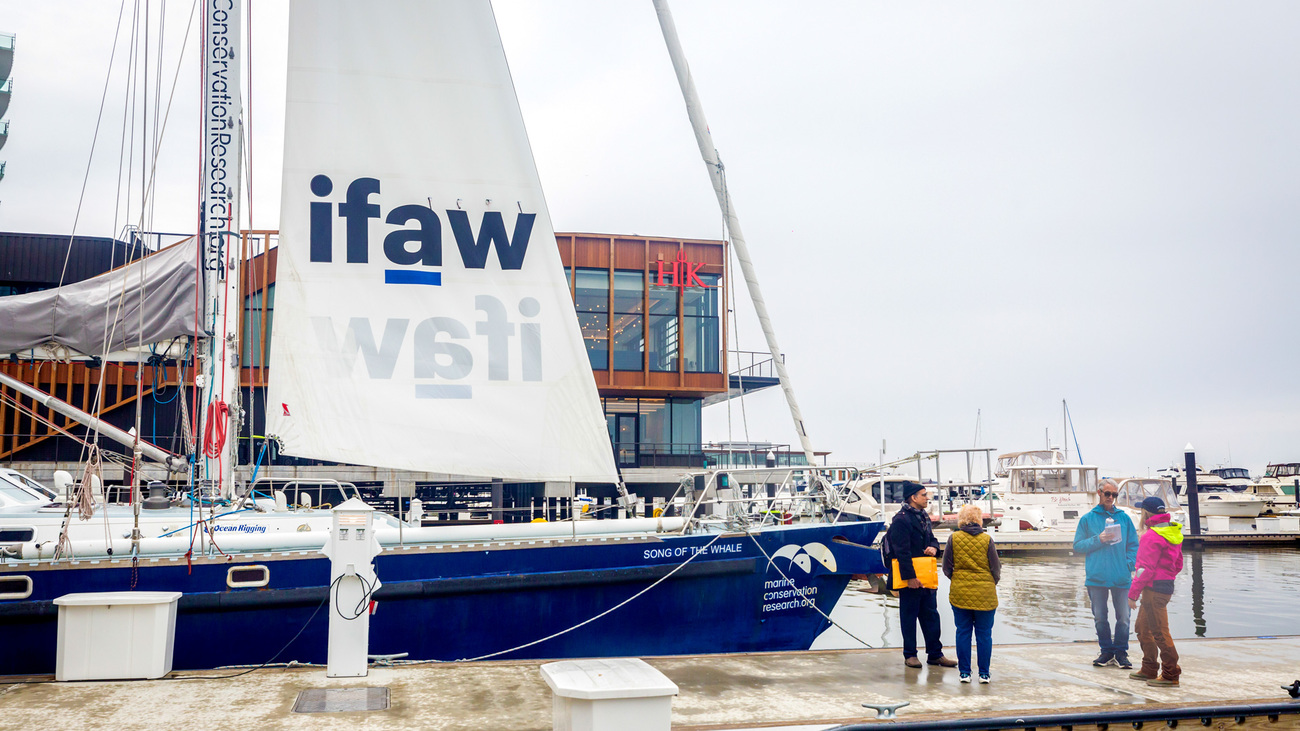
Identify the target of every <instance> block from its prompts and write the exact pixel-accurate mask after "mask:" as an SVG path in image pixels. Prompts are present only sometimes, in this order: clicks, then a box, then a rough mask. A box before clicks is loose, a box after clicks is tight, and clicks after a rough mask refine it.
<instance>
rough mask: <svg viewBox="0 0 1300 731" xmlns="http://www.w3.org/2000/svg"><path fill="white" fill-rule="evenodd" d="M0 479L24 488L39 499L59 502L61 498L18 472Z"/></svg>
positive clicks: (4, 475)
mask: <svg viewBox="0 0 1300 731" xmlns="http://www.w3.org/2000/svg"><path fill="white" fill-rule="evenodd" d="M0 477H2V478H4V479H6V480H9V481H10V482H13V483H15V484H17V485H18V486H19V487H22V488H24V489H26V490H27V491H28V492H31V493H34V494H35V495H37V496H39V497H43V498H47V499H49V500H57V499H58V498H59V496H58V495H56V494H55V493H54V491H53V490H51V489H50V488H48V487H46V486H44V485H42V484H41V483H39V482H37V481H36V480H33V479H31V478H30V477H27V476H26V475H22V474H19V473H17V472H6V473H5V474H3V475H0Z"/></svg>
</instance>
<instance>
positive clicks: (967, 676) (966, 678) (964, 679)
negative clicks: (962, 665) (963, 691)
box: [961, 673, 970, 683]
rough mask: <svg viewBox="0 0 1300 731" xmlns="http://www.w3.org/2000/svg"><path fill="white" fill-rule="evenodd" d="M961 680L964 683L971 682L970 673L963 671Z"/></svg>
mask: <svg viewBox="0 0 1300 731" xmlns="http://www.w3.org/2000/svg"><path fill="white" fill-rule="evenodd" d="M961 682H963V683H969V682H970V673H962V674H961Z"/></svg>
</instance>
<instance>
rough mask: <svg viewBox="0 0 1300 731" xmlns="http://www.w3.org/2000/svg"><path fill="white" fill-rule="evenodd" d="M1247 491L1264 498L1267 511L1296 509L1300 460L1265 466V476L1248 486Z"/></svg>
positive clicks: (1286, 511) (1299, 486)
mask: <svg viewBox="0 0 1300 731" xmlns="http://www.w3.org/2000/svg"><path fill="white" fill-rule="evenodd" d="M1246 492H1247V493H1249V494H1252V495H1258V496H1259V497H1260V498H1262V499H1263V500H1264V502H1265V504H1266V506H1265V508H1264V512H1266V513H1274V514H1280V513H1289V512H1292V511H1294V510H1295V509H1296V501H1297V494H1300V462H1279V463H1276V464H1270V465H1269V466H1268V467H1267V468H1265V470H1264V476H1263V477H1260V478H1259V480H1257V481H1256V482H1255V483H1253V484H1252V485H1250V486H1249V487H1247V488H1246Z"/></svg>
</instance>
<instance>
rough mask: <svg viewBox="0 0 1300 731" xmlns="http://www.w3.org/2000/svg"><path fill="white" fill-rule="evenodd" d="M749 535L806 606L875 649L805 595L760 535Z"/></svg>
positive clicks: (866, 645) (769, 564)
mask: <svg viewBox="0 0 1300 731" xmlns="http://www.w3.org/2000/svg"><path fill="white" fill-rule="evenodd" d="M748 535H749V538H750V540H752V541H753V542H754V545H755V546H758V550H759V551H762V552H763V555H764V556H766V557H767V565H768V566H769V567H771V568H774V569H776V572H777V573H778V574H780V575H781V578H783V579H785V580H786V582H787V586H792V587H795V591H797V592H799V598H800V600H802V601H803V603H804V605H805V606H809V607H812V608H813V609H814V610H815V611H816V612H817V613H818V614H820V615H822V618H824V619H825V620H826V621H827V622H830V623H831V624H832V625H834V626H835V628H836V629H838V630H839V631H841V632H843V633H844V634H846V635H848V636H849V637H852V638H853V639H855V640H857V641H858V642H861V643H862V644H863V645H864V646H865V647H868V648H872V649H874V647H873V646H872V645H871V643H870V642H867V641H866V640H864V639H862V638H861V637H858V636H857V635H855V634H853V633H852V632H850V631H848V630H847V629H845V628H844V625H842V624H840V623H839V622H836V621H835V620H833V619H831V615H829V614H827V613H826V612H823V611H822V609H821V607H819V606H817V600H816V599H809V598H808V597H807V596H805V595H804V590H803V589H800V588H798V585H797V584H795V583H794V580H793V579H791V578H790V577H789V576H786V575H785V572H784V571H782V570H781V567H780V566H777V565H776V560H775V559H773V558H772V556H771V554H769V553H768V552H767V551H766V550H765V549H764V548H763V544H762V543H759V542H758V536H757V535H755V534H754V533H748Z"/></svg>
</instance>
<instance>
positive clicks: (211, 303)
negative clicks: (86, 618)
mask: <svg viewBox="0 0 1300 731" xmlns="http://www.w3.org/2000/svg"><path fill="white" fill-rule="evenodd" d="M241 5H242V0H225V1H224V2H218V1H213V2H205V3H204V8H205V10H204V18H203V28H204V43H203V59H204V61H203V121H202V124H203V133H202V134H203V178H202V183H201V185H202V190H201V197H202V201H203V207H202V209H201V210H200V211H199V220H200V231H201V233H202V236H201V239H202V245H203V248H202V253H201V254H200V256H201V257H202V268H203V284H204V287H203V292H204V295H203V297H204V308H203V317H204V319H205V320H206V322H207V324H208V326H209V330H210V332H212V337H211V338H210V339H208V340H207V341H206V342H205V343H203V344H202V346H201V347H200V349H199V358H200V361H201V367H200V369H199V372H200V373H199V376H198V377H199V378H202V379H203V382H202V383H201V384H200V386H201V387H202V389H203V401H202V403H200V404H199V405H198V412H199V416H200V419H201V421H200V429H199V434H197V435H196V437H197V438H198V439H200V440H201V447H200V454H199V456H198V459H197V464H198V467H199V474H198V477H199V479H200V480H211V481H214V482H216V483H217V484H218V485H219V486H220V488H221V494H222V496H223V497H230V496H231V495H233V493H234V490H233V488H234V483H233V477H234V471H235V462H236V460H237V458H238V454H239V452H238V450H237V449H236V444H237V443H238V435H239V423H240V421H241V418H242V416H243V409H242V408H241V404H240V389H239V370H240V368H239V366H240V360H239V319H240V314H241V313H242V311H243V301H242V295H241V293H240V289H239V274H240V261H239V257H240V246H239V193H240V186H239V174H240V162H241V160H240V151H241V148H242V146H243V122H242V119H241V112H242V107H241V103H240V98H239V95H240V83H239V80H240V74H239V53H240V42H239V41H240V35H239V29H240V13H241Z"/></svg>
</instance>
